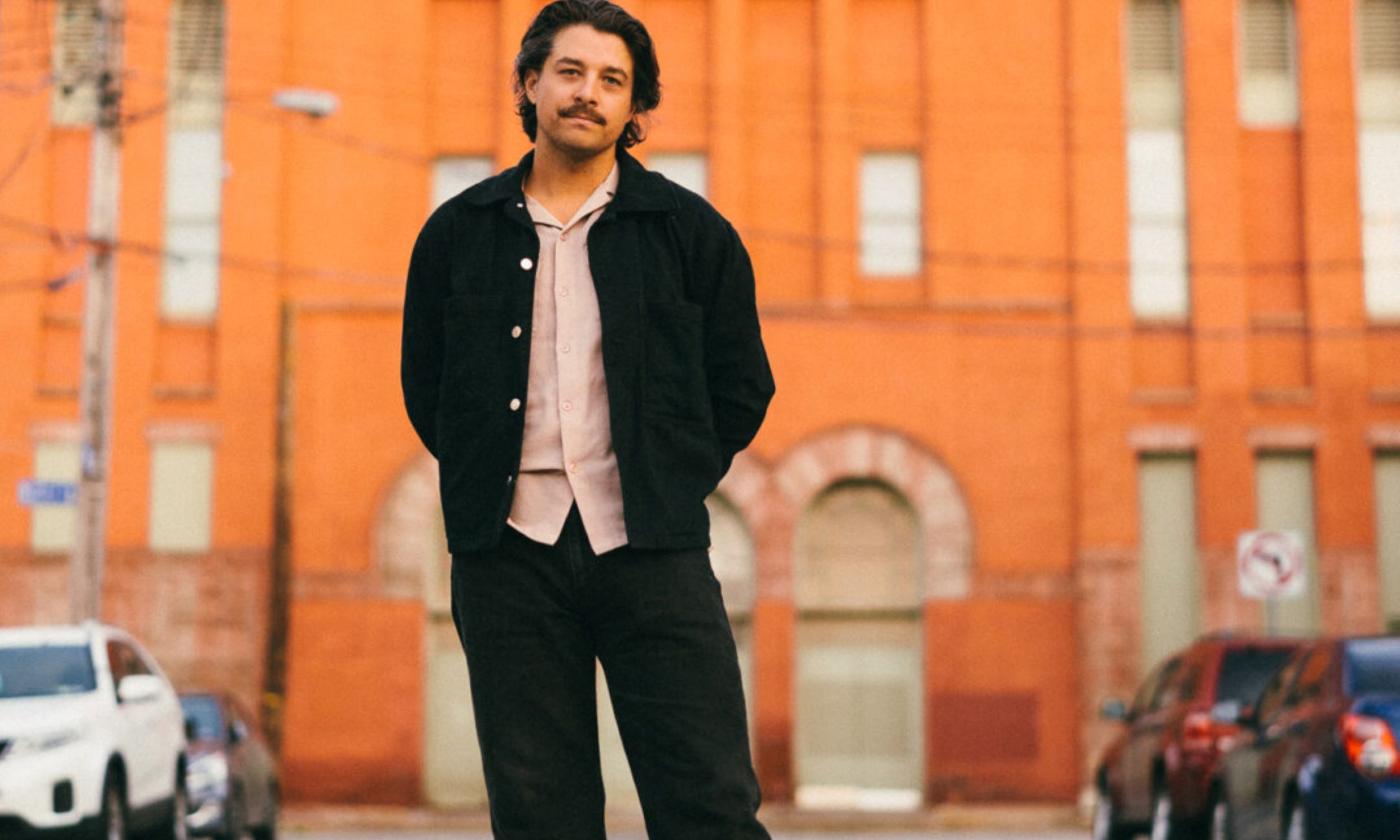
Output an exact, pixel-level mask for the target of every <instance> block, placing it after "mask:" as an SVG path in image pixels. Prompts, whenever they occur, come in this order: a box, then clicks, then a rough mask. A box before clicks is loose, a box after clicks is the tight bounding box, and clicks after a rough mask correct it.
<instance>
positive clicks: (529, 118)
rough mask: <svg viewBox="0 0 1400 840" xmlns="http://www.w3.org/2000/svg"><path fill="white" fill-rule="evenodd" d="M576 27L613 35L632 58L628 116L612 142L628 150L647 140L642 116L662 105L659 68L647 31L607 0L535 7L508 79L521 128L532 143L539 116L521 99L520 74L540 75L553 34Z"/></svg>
mask: <svg viewBox="0 0 1400 840" xmlns="http://www.w3.org/2000/svg"><path fill="white" fill-rule="evenodd" d="M577 24H585V25H587V26H591V27H593V28H594V29H596V30H598V31H599V32H606V33H608V34H610V35H616V36H617V37H619V38H621V39H622V41H623V43H625V44H626V45H627V51H628V52H629V53H631V55H632V111H633V115H632V119H630V120H628V121H627V126H626V127H625V128H623V130H622V136H621V137H619V138H618V140H617V145H618V146H619V147H620V148H624V149H630V148H631V147H633V146H635V145H637V144H638V143H640V142H642V140H644V139H646V128H645V126H643V124H642V121H641V118H642V117H643V116H645V115H646V114H647V112H649V111H652V110H654V109H655V108H656V106H657V105H660V104H661V68H660V66H659V65H657V63H656V48H655V47H654V46H652V43H651V35H650V34H649V33H648V32H647V28H646V27H645V26H643V25H642V22H641V21H640V20H637V19H636V18H635V17H632V15H630V14H628V13H627V10H626V9H624V8H622V7H621V6H619V5H617V4H616V3H611V2H608V0H554V2H553V3H550V4H549V5H548V6H545V7H544V8H543V9H540V13H539V14H537V15H535V19H534V20H533V21H531V22H530V28H529V29H526V30H525V37H523V38H521V39H520V52H519V53H518V54H516V56H515V74H514V76H513V77H512V79H511V86H512V87H513V88H514V89H515V112H516V113H517V114H519V115H520V125H521V127H522V128H524V129H525V134H526V135H528V136H529V138H530V142H532V143H533V142H534V140H535V133H536V131H537V130H538V129H539V116H538V115H537V114H536V113H535V103H533V102H531V101H530V98H529V97H528V96H526V95H525V74H526V73H527V72H528V71H530V70H534V71H535V72H536V73H538V72H541V71H542V70H543V69H544V60H545V59H546V58H548V57H549V53H550V50H552V49H554V36H555V34H556V33H557V32H559V30H561V29H564V28H566V27H569V26H575V25H577Z"/></svg>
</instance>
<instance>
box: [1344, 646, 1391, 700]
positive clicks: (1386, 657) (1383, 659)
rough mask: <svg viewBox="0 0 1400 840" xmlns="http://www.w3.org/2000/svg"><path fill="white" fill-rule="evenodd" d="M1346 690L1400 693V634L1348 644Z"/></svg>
mask: <svg viewBox="0 0 1400 840" xmlns="http://www.w3.org/2000/svg"><path fill="white" fill-rule="evenodd" d="M1346 683H1347V684H1346V691H1347V694H1349V695H1351V696H1353V697H1357V696H1360V695H1362V694H1400V638H1386V639H1356V640H1353V641H1351V642H1348V643H1347V646H1346Z"/></svg>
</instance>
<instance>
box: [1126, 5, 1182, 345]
mask: <svg viewBox="0 0 1400 840" xmlns="http://www.w3.org/2000/svg"><path fill="white" fill-rule="evenodd" d="M1127 29H1128V73H1127V80H1128V91H1127V99H1128V142H1127V149H1128V214H1129V225H1128V240H1129V242H1128V248H1129V252H1130V254H1131V264H1132V276H1131V299H1132V307H1133V314H1135V315H1136V316H1137V317H1139V318H1152V319H1184V318H1186V317H1187V315H1188V313H1189V308H1190V300H1189V285H1190V280H1189V277H1188V269H1187V262H1188V260H1187V256H1188V247H1189V246H1188V234H1187V227H1186V155H1185V144H1184V140H1183V133H1182V120H1181V112H1182V97H1181V47H1180V38H1181V35H1180V30H1181V7H1180V5H1179V4H1178V3H1177V2H1176V1H1175V0H1134V2H1133V3H1132V4H1131V5H1130V6H1129V10H1128V27H1127Z"/></svg>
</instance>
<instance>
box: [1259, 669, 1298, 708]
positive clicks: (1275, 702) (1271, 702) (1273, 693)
mask: <svg viewBox="0 0 1400 840" xmlns="http://www.w3.org/2000/svg"><path fill="white" fill-rule="evenodd" d="M1298 664H1299V659H1298V657H1296V656H1295V657H1294V658H1293V659H1291V660H1289V662H1288V664H1287V665H1284V666H1283V668H1281V669H1279V671H1278V673H1276V674H1274V676H1273V678H1272V679H1270V680H1269V683H1268V685H1266V686H1264V690H1263V691H1262V692H1260V694H1259V706H1258V707H1257V709H1256V711H1257V714H1256V719H1257V720H1258V721H1259V722H1260V723H1261V724H1262V723H1268V722H1269V721H1270V720H1271V719H1272V718H1273V717H1274V715H1276V714H1278V712H1279V710H1280V709H1282V708H1283V700H1284V698H1285V697H1287V696H1288V691H1289V689H1290V688H1291V687H1292V685H1293V677H1294V675H1296V674H1297V673H1298Z"/></svg>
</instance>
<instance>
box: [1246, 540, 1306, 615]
mask: <svg viewBox="0 0 1400 840" xmlns="http://www.w3.org/2000/svg"><path fill="white" fill-rule="evenodd" d="M1235 551H1236V565H1237V567H1238V569H1239V583H1240V594H1241V595H1243V596H1245V597H1246V598H1259V599H1261V600H1276V599H1281V598H1297V597H1300V596H1301V595H1302V594H1303V588H1304V585H1305V584H1306V582H1307V570H1306V569H1304V567H1303V538H1302V536H1301V535H1299V533H1298V532H1297V531H1245V532H1244V533H1242V534H1240V538H1239V542H1238V543H1237V544H1236V548H1235Z"/></svg>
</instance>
